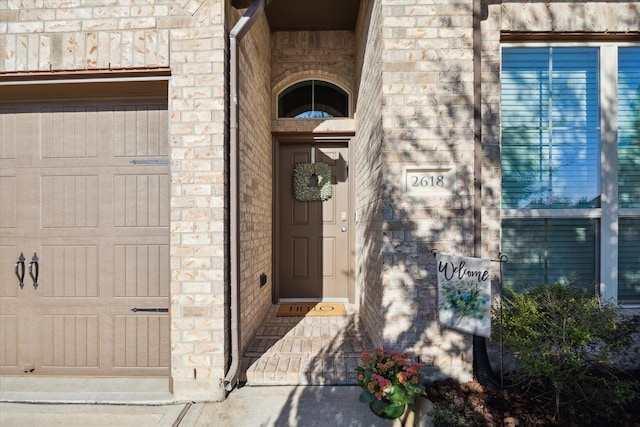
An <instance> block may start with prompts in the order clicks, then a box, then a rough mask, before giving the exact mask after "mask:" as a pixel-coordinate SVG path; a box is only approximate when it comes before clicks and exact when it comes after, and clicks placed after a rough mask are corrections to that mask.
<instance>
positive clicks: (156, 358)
mask: <svg viewBox="0 0 640 427" xmlns="http://www.w3.org/2000/svg"><path fill="white" fill-rule="evenodd" d="M165 99H166V98H165ZM167 126H168V118H167V105H166V101H164V100H160V101H158V100H149V101H142V100H131V99H123V100H110V101H100V102H97V101H91V100H76V101H64V102H63V101H60V100H58V101H55V102H46V101H39V102H29V103H23V104H20V103H13V104H11V105H9V104H4V105H3V104H0V197H1V204H0V238H1V241H0V263H1V265H0V373H1V374H5V375H16V374H28V375H89V376H131V375H147V376H148V375H168V366H169V354H170V338H169V319H168V313H167V312H166V309H167V307H168V304H169V301H168V289H169V266H168V264H169V262H168V261H169V253H168V252H169V249H168V240H169V238H168V225H169V174H168V172H169V166H168V161H167V160H168V151H167V150H168V132H167ZM21 254H23V256H24V262H22V261H21V258H20V256H21ZM36 258H37V259H36Z"/></svg>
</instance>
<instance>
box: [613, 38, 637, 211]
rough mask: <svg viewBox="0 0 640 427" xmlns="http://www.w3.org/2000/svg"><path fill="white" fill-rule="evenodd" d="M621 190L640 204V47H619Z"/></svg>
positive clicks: (629, 201) (633, 204)
mask: <svg viewBox="0 0 640 427" xmlns="http://www.w3.org/2000/svg"><path fill="white" fill-rule="evenodd" d="M618 185H619V188H618V193H619V197H620V207H621V208H640V47H621V48H620V49H619V50H618Z"/></svg>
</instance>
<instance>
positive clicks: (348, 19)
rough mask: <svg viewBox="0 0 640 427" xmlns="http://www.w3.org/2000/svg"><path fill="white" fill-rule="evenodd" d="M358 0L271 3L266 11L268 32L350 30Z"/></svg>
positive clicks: (274, 1)
mask: <svg viewBox="0 0 640 427" xmlns="http://www.w3.org/2000/svg"><path fill="white" fill-rule="evenodd" d="M359 7H360V0H304V1H302V0H271V3H269V4H268V5H267V6H266V8H265V12H266V14H267V20H268V21H269V26H270V27H271V31H299V30H306V31H312V30H315V31H323V30H324V31H331V30H353V29H355V26H356V19H357V17H358V9H359Z"/></svg>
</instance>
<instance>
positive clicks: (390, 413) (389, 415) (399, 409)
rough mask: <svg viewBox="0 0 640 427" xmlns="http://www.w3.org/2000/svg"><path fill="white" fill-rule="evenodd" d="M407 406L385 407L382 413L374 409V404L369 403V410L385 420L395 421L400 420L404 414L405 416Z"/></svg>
mask: <svg viewBox="0 0 640 427" xmlns="http://www.w3.org/2000/svg"><path fill="white" fill-rule="evenodd" d="M406 406H407V405H405V404H396V405H394V404H389V405H387V406H385V407H384V408H383V409H382V411H380V412H378V411H376V410H375V409H374V406H373V402H371V403H369V409H371V412H373V413H374V414H376V415H377V416H379V417H380V418H384V419H385V420H395V419H396V418H400V417H401V416H402V414H404V411H405V409H406Z"/></svg>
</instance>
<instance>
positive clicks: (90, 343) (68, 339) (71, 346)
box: [40, 314, 101, 368]
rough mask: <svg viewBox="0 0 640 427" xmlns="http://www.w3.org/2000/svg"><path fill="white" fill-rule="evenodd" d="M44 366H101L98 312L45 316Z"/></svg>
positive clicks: (42, 324)
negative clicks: (94, 313) (96, 313)
mask: <svg viewBox="0 0 640 427" xmlns="http://www.w3.org/2000/svg"><path fill="white" fill-rule="evenodd" d="M40 327H41V331H42V340H41V343H42V348H41V352H42V367H44V368H47V367H67V368H73V367H94V368H97V367H98V366H99V363H98V362H99V357H98V356H99V349H100V344H99V343H100V336H101V331H100V330H99V317H98V316H97V315H81V314H69V315H45V316H42V317H41V322H40Z"/></svg>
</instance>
